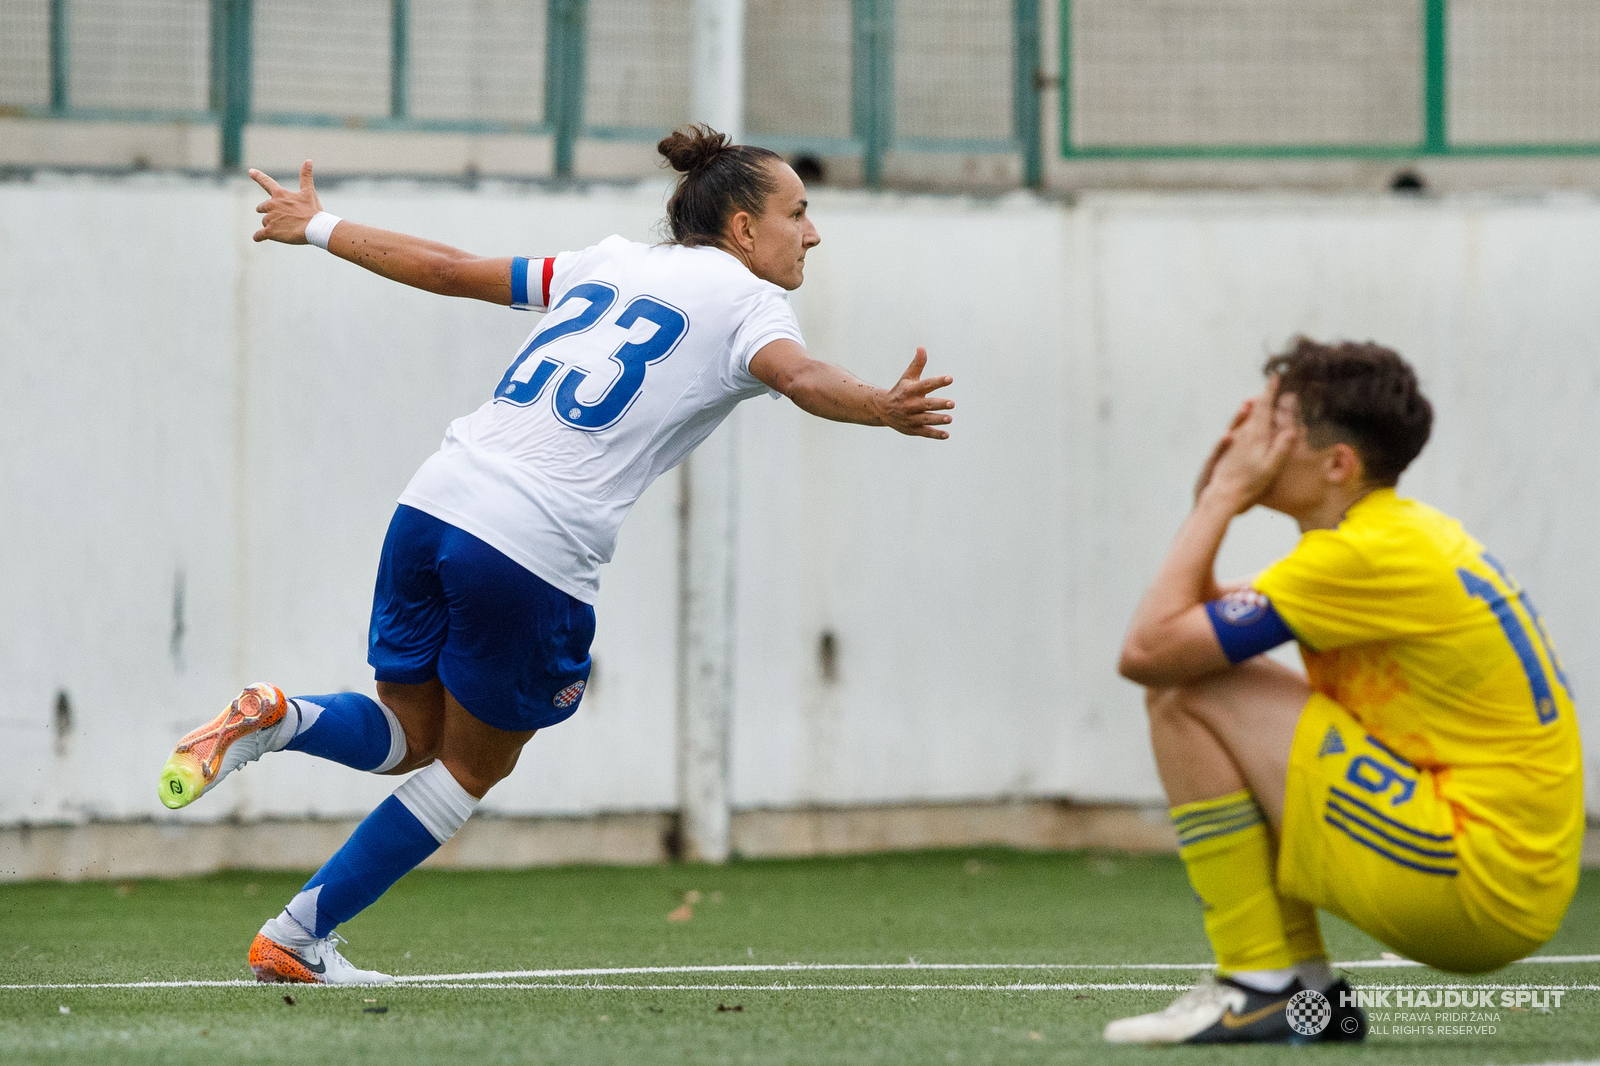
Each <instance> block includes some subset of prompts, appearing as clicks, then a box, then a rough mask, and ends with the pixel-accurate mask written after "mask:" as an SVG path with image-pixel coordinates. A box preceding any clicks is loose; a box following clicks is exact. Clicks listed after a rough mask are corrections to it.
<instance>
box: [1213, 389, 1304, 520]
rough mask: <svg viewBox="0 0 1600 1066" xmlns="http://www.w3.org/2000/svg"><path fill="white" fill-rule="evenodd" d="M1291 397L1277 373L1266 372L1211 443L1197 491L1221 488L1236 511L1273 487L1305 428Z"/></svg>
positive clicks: (1250, 504) (1219, 489)
mask: <svg viewBox="0 0 1600 1066" xmlns="http://www.w3.org/2000/svg"><path fill="white" fill-rule="evenodd" d="M1294 399H1295V398H1294V397H1293V396H1283V397H1280V396H1279V395H1278V379H1277V377H1276V376H1274V377H1271V378H1269V379H1268V380H1267V387H1266V390H1265V391H1264V392H1262V394H1261V395H1260V396H1257V397H1254V398H1253V399H1251V400H1248V401H1246V403H1245V406H1243V407H1241V408H1240V409H1239V413H1238V414H1236V415H1235V416H1234V423H1233V425H1232V426H1231V427H1229V429H1228V432H1227V433H1226V434H1224V436H1223V438H1222V440H1221V441H1219V442H1218V444H1217V447H1216V448H1215V449H1213V451H1212V459H1211V461H1210V462H1209V463H1208V471H1209V477H1206V478H1205V481H1204V483H1203V484H1202V485H1201V486H1200V490H1199V493H1198V494H1197V495H1198V496H1200V497H1203V496H1206V495H1209V494H1211V493H1220V494H1222V495H1223V497H1224V498H1225V499H1227V500H1228V501H1229V504H1230V505H1231V506H1232V507H1233V509H1234V511H1235V512H1236V513H1241V514H1242V513H1243V512H1245V511H1248V510H1249V509H1250V508H1252V507H1254V506H1255V505H1256V502H1257V501H1259V500H1260V499H1261V497H1262V496H1263V495H1265V494H1266V492H1267V490H1268V489H1270V488H1271V487H1272V483H1273V481H1275V480H1276V479H1277V477H1278V473H1279V471H1281V470H1282V469H1283V465H1284V463H1286V462H1288V460H1289V453H1290V452H1291V451H1292V450H1293V449H1294V446H1295V443H1296V441H1298V440H1299V439H1300V438H1301V437H1302V436H1303V435H1304V433H1305V428H1304V427H1303V426H1302V425H1301V424H1300V419H1299V416H1298V413H1297V408H1296V406H1295V403H1294ZM1205 473H1206V471H1203V472H1202V474H1203V475H1204V474H1205Z"/></svg>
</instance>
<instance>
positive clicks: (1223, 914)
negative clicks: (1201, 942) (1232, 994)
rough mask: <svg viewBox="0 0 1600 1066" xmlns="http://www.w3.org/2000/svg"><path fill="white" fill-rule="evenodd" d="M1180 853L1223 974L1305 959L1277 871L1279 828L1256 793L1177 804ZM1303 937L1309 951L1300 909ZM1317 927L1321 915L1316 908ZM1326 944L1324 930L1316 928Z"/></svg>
mask: <svg viewBox="0 0 1600 1066" xmlns="http://www.w3.org/2000/svg"><path fill="white" fill-rule="evenodd" d="M1172 824H1173V827H1174V828H1176V829H1177V831H1178V854H1179V856H1181V857H1182V858H1183V864H1184V866H1186V867H1187V868H1188V870H1189V884H1190V885H1191V886H1193V888H1194V892H1195V895H1196V896H1198V897H1199V898H1200V905H1201V906H1202V907H1203V908H1204V909H1205V924H1206V937H1207V939H1209V940H1210V941H1211V948H1212V950H1213V951H1215V952H1216V955H1217V968H1218V970H1220V971H1221V972H1222V973H1224V974H1228V973H1234V972H1237V971H1242V970H1279V969H1288V968H1289V967H1291V966H1293V965H1294V964H1295V963H1296V962H1297V961H1299V959H1297V958H1296V956H1295V948H1293V947H1291V945H1290V943H1289V935H1288V934H1289V931H1288V929H1286V927H1285V921H1284V918H1285V915H1284V911H1283V902H1284V901H1283V900H1281V899H1280V898H1279V896H1278V891H1277V888H1276V887H1275V884H1274V878H1273V853H1272V835H1271V833H1269V832H1268V830H1267V823H1266V819H1264V818H1263V817H1262V816H1261V808H1259V807H1257V806H1256V801H1255V798H1254V797H1253V796H1251V795H1250V793H1249V792H1245V791H1240V792H1234V793H1231V794H1229V795H1226V796H1218V797H1217V798H1216V799H1208V800H1200V801H1198V802H1196V803H1184V804H1180V805H1179V806H1177V807H1174V808H1172ZM1291 910H1294V911H1295V914H1294V917H1295V918H1296V923H1295V924H1296V926H1297V929H1296V933H1297V936H1296V939H1297V940H1299V941H1301V943H1300V944H1299V945H1298V947H1299V949H1300V950H1305V949H1306V947H1307V946H1308V945H1307V944H1306V942H1305V941H1306V936H1305V931H1304V922H1305V918H1306V915H1305V914H1303V913H1301V912H1300V911H1299V910H1298V909H1296V908H1291ZM1310 922H1311V928H1312V930H1313V931H1314V930H1315V929H1316V915H1315V912H1312V913H1311V915H1310ZM1317 945H1318V948H1319V951H1320V945H1321V935H1320V934H1318V935H1317Z"/></svg>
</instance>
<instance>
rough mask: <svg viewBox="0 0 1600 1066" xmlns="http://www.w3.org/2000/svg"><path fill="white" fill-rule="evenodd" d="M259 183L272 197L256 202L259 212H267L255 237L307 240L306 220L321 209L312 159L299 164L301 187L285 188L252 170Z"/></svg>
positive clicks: (258, 238) (265, 239) (281, 240)
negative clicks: (312, 177) (313, 180)
mask: <svg viewBox="0 0 1600 1066" xmlns="http://www.w3.org/2000/svg"><path fill="white" fill-rule="evenodd" d="M250 176H251V177H252V178H254V179H255V182H256V184H257V185H259V186H261V187H262V188H263V189H265V190H266V192H267V196H268V197H269V199H267V200H263V201H262V202H261V203H259V204H257V205H256V211H257V213H259V214H261V215H262V216H264V217H263V218H262V219H261V228H260V229H258V230H256V233H255V237H254V238H253V239H254V240H257V241H280V242H282V243H284V244H304V243H306V223H307V222H310V221H311V219H312V217H313V216H314V215H316V213H317V212H318V211H321V210H322V201H321V200H319V199H318V198H317V189H316V186H314V185H313V184H312V183H311V160H309V159H307V160H306V161H305V162H304V163H301V164H300V190H299V191H298V192H295V191H292V190H290V189H285V188H284V187H283V186H282V185H279V184H278V183H277V182H275V181H273V180H272V178H271V177H269V176H268V175H266V174H263V173H261V171H259V170H252V171H250Z"/></svg>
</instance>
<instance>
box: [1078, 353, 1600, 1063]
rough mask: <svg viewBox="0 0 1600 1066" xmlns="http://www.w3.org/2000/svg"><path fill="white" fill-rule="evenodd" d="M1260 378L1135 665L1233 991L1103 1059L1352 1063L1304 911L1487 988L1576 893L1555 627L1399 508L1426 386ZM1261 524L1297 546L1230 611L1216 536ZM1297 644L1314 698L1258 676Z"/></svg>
mask: <svg viewBox="0 0 1600 1066" xmlns="http://www.w3.org/2000/svg"><path fill="white" fill-rule="evenodd" d="M1266 373H1267V375H1268V383H1267V387H1266V391H1264V392H1263V393H1262V394H1261V395H1260V396H1258V397H1256V398H1255V399H1253V400H1249V401H1246V403H1245V404H1244V406H1243V407H1242V408H1241V409H1240V411H1239V413H1238V415H1237V416H1236V417H1235V419H1234V422H1233V425H1232V426H1231V427H1230V429H1229V431H1228V433H1227V434H1226V435H1225V436H1224V437H1223V438H1222V439H1221V440H1220V441H1219V442H1218V444H1217V446H1216V448H1215V449H1214V450H1213V452H1212V454H1211V457H1210V459H1209V461H1208V462H1207V463H1206V466H1205V470H1204V471H1203V472H1202V474H1201V479H1200V485H1199V487H1198V489H1197V492H1196V501H1195V506H1194V510H1193V511H1192V512H1191V513H1190V515H1189V517H1188V519H1187V520H1186V521H1185V522H1184V524H1183V526H1182V528H1181V529H1180V530H1179V531H1178V535H1177V538H1176V539H1175V540H1174V541H1173V544H1172V547H1171V549H1170V550H1169V553H1168V555H1167V558H1166V560H1165V562H1163V563H1162V565H1161V569H1160V571H1159V572H1158V573H1157V574H1156V577H1155V580H1154V581H1153V582H1152V583H1151V585H1150V588H1149V590H1148V591H1147V592H1146V593H1145V595H1144V599H1143V600H1142V601H1141V602H1140V604H1139V607H1138V609H1137V611H1136V612H1135V614H1134V617H1133V621H1132V623H1131V624H1130V626H1129V629H1128V635H1127V638H1126V641H1125V643H1124V645H1123V650H1122V660H1121V664H1120V669H1121V672H1122V674H1123V676H1125V677H1127V678H1129V679H1130V680H1133V681H1136V682H1138V683H1140V684H1142V685H1144V686H1145V687H1146V702H1147V705H1148V708H1149V717H1150V736H1151V741H1152V744H1153V745H1154V748H1155V757H1156V765H1157V767H1158V768H1159V770H1160V773H1161V780H1162V784H1163V785H1164V786H1165V788H1166V793H1167V799H1168V802H1169V803H1170V804H1171V806H1172V819H1173V823H1174V825H1175V827H1176V828H1177V831H1178V839H1179V845H1180V854H1181V856H1182V857H1183V861H1184V863H1185V865H1186V866H1187V867H1188V871H1189V879H1190V882H1191V884H1192V885H1193V886H1194V890H1195V893H1196V895H1198V896H1199V898H1200V900H1201V903H1202V906H1203V908H1204V919H1205V929H1206V935H1207V937H1208V938H1209V939H1210V941H1211V945H1212V948H1213V949H1214V950H1215V952H1216V956H1217V971H1218V972H1217V974H1216V976H1215V977H1213V978H1212V979H1210V980H1208V981H1207V982H1205V983H1204V984H1202V985H1200V986H1199V987H1197V988H1195V989H1194V990H1192V991H1190V992H1188V993H1186V994H1185V995H1183V996H1182V997H1180V998H1179V999H1178V1000H1177V1002H1175V1003H1173V1004H1172V1006H1170V1007H1168V1008H1167V1009H1166V1010H1164V1011H1161V1012H1159V1013H1156V1014H1146V1015H1141V1016H1139V1017H1134V1018H1123V1019H1120V1020H1118V1021H1114V1022H1112V1023H1111V1024H1110V1025H1109V1026H1107V1027H1106V1033H1105V1036H1106V1039H1107V1040H1110V1041H1115V1042H1128V1043H1133V1042H1139V1043H1180V1042H1195V1043H1209V1042H1236V1041H1288V1042H1298V1041H1304V1040H1359V1039H1361V1038H1362V1036H1363V1035H1364V1034H1365V1019H1364V1018H1363V1016H1362V1015H1361V1013H1360V1009H1359V1007H1356V1006H1353V1005H1345V1004H1343V1003H1342V1002H1341V1000H1340V996H1339V993H1340V992H1344V991H1348V989H1349V986H1348V985H1347V984H1345V982H1344V981H1342V980H1336V978H1335V975H1334V974H1333V973H1332V972H1331V971H1330V969H1329V967H1328V961H1327V953H1326V950H1325V949H1324V947H1323V943H1322V937H1321V934H1320V932H1319V931H1318V929H1317V916H1316V908H1318V907H1320V908H1322V909H1323V910H1326V911H1330V912H1332V913H1334V914H1337V915H1339V916H1340V917H1342V918H1344V919H1346V920H1348V921H1350V922H1351V923H1353V924H1355V925H1356V926H1359V927H1360V928H1361V929H1364V930H1366V931H1367V932H1368V933H1370V934H1371V935H1372V936H1374V937H1376V938H1377V939H1379V940H1381V941H1383V942H1384V943H1385V944H1387V945H1389V946H1390V947H1392V948H1393V949H1394V950H1396V951H1398V952H1400V953H1401V954H1403V955H1405V956H1407V957H1409V958H1412V959H1415V960H1417V961H1419V962H1423V963H1426V964H1428V965H1430V966H1435V967H1438V968H1439V969H1443V970H1449V971H1452V972H1458V973H1478V972H1482V971H1485V970H1492V969H1495V968H1496V967H1499V966H1504V965H1505V964H1506V963H1509V962H1512V961H1513V960H1515V959H1519V958H1522V957H1523V956H1525V955H1527V954H1529V953H1530V952H1532V951H1533V950H1534V949H1536V948H1537V947H1539V945H1541V944H1543V943H1544V942H1545V941H1546V940H1548V939H1549V938H1550V936H1551V934H1553V933H1554V932H1555V931H1556V927H1557V926H1558V925H1559V924H1560V922H1561V917H1562V915H1563V913H1564V912H1565V911H1566V908H1567V904H1568V902H1569V901H1570V900H1571V898H1572V894H1573V892H1574V891H1575V890H1576V888H1577V882H1578V858H1579V850H1580V847H1581V844H1582V837H1583V823H1584V808H1583V792H1582V787H1583V786H1582V771H1581V758H1580V753H1579V749H1578V730H1577V723H1576V721H1575V719H1574V715H1573V708H1572V700H1571V697H1570V695H1569V694H1568V688H1567V682H1566V678H1565V676H1564V675H1563V674H1562V669H1561V663H1560V660H1559V659H1558V658H1557V656H1556V652H1555V648H1554V647H1553V646H1552V644H1551V642H1550V637H1549V634H1548V633H1547V632H1546V631H1545V626H1544V623H1543V622H1542V621H1541V620H1540V618H1539V614H1538V612H1537V611H1536V610H1535V609H1534V605H1533V601H1532V600H1531V599H1529V598H1528V596H1527V594H1526V593H1525V592H1523V590H1522V588H1521V587H1520V586H1519V585H1518V584H1517V582H1516V581H1515V579H1513V578H1512V577H1511V575H1510V574H1509V573H1508V572H1507V571H1506V568H1505V567H1503V566H1502V565H1501V564H1500V563H1499V562H1498V561H1497V560H1496V559H1495V558H1494V556H1492V555H1491V554H1489V553H1488V552H1487V551H1485V550H1484V547H1483V545H1481V544H1479V543H1478V542H1477V541H1476V540H1474V539H1473V538H1472V537H1471V535H1469V534H1468V533H1467V531H1466V530H1465V529H1463V528H1462V527H1461V524H1460V523H1459V522H1457V521H1456V520H1455V519H1453V518H1450V517H1449V516H1447V515H1444V514H1441V513H1440V512H1438V511H1436V510H1434V509H1433V508H1431V507H1428V506H1427V505H1425V504H1422V503H1418V502H1416V501H1414V500H1408V499H1405V498H1403V497H1401V496H1398V495H1396V493H1395V484H1396V483H1397V481H1398V480H1399V478H1400V474H1401V472H1402V471H1404V470H1405V468H1406V466H1407V465H1408V464H1410V462H1411V460H1412V459H1414V458H1415V457H1416V456H1417V454H1418V453H1419V452H1421V451H1422V446H1423V445H1424V444H1425V443H1426V442H1427V440H1428V433H1429V430H1430V428H1431V425H1432V420H1433V411H1432V407H1431V406H1430V405H1429V403H1428V401H1427V399H1426V398H1425V397H1424V396H1423V395H1422V393H1421V392H1420V391H1419V389H1418V387H1417V379H1416V375H1415V373H1414V372H1413V371H1412V369H1411V367H1410V366H1408V365H1407V364H1406V363H1405V362H1404V360H1402V359H1401V358H1400V357H1399V356H1398V355H1396V354H1395V353H1394V352H1392V351H1390V350H1389V349H1387V348H1382V347H1379V346H1378V345H1375V344H1336V345H1324V344H1318V343H1315V342H1313V341H1310V340H1307V339H1306V338H1304V337H1301V338H1297V339H1296V340H1295V341H1294V342H1293V344H1292V345H1291V347H1290V349H1289V350H1288V351H1287V352H1286V353H1285V354H1283V355H1279V356H1276V357H1274V358H1272V359H1270V360H1269V361H1268V362H1267V365H1266ZM1257 504H1260V505H1261V506H1264V507H1268V508H1271V509H1272V510H1275V511H1280V512H1282V513H1284V514H1286V515H1288V516H1290V517H1291V518H1293V519H1295V520H1296V521H1297V522H1298V523H1299V525H1300V530H1301V534H1302V535H1301V538H1300V543H1299V545H1298V546H1297V547H1296V548H1295V550H1294V551H1293V552H1291V553H1290V554H1289V555H1288V556H1287V557H1286V558H1284V559H1281V560H1279V561H1278V562H1277V563H1275V564H1273V565H1272V566H1270V567H1268V568H1267V569H1266V571H1264V572H1263V573H1261V574H1260V575H1259V576H1257V577H1256V578H1255V579H1254V580H1253V581H1251V582H1250V583H1249V584H1247V585H1243V586H1239V587H1236V588H1233V589H1224V588H1220V587H1219V586H1218V585H1217V583H1216V580H1215V578H1214V577H1213V566H1214V561H1215V559H1216V554H1217V549H1218V547H1219V546H1220V545H1221V544H1222V538H1223V535H1224V534H1225V533H1226V532H1227V529H1228V524H1229V522H1230V521H1232V519H1233V517H1234V516H1235V515H1238V514H1241V513H1243V512H1244V511H1247V510H1249V509H1250V508H1251V507H1253V506H1255V505H1257ZM1289 640H1295V641H1298V642H1299V645H1300V651H1301V655H1302V657H1303V659H1304V662H1305V667H1306V675H1305V676H1301V675H1300V674H1299V673H1296V672H1295V671H1293V670H1290V669H1287V668H1285V667H1283V666H1281V665H1279V664H1278V663H1276V662H1273V661H1271V660H1270V659H1268V658H1266V657H1264V656H1263V655H1262V654H1261V653H1262V652H1265V651H1267V650H1269V649H1270V648H1272V647H1275V646H1276V645H1279V644H1282V643H1285V642H1287V641H1289ZM1312 993H1321V994H1322V995H1321V996H1320V997H1319V996H1317V995H1313V994H1312Z"/></svg>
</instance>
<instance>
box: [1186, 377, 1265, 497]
mask: <svg viewBox="0 0 1600 1066" xmlns="http://www.w3.org/2000/svg"><path fill="white" fill-rule="evenodd" d="M1255 404H1256V398H1255V397H1254V396H1252V397H1250V398H1249V399H1248V400H1246V401H1244V403H1241V404H1240V405H1239V410H1237V411H1235V412H1234V414H1233V420H1232V421H1231V422H1229V423H1228V431H1227V432H1226V433H1224V434H1223V435H1222V437H1221V439H1219V440H1218V441H1217V443H1216V444H1215V445H1213V446H1212V448H1211V454H1210V455H1208V456H1206V461H1205V462H1204V463H1203V464H1201V466H1200V476H1199V477H1197V478H1195V482H1194V498H1195V500H1196V502H1198V501H1199V499H1200V494H1201V493H1202V492H1204V491H1206V486H1207V485H1209V484H1211V472H1212V471H1214V470H1215V469H1216V468H1217V460H1218V459H1221V458H1222V453H1223V452H1225V451H1227V450H1228V445H1230V444H1232V443H1233V435H1234V433H1235V432H1236V431H1237V430H1238V428H1239V427H1240V426H1242V425H1244V420H1245V419H1247V418H1249V417H1250V409H1251V408H1252V407H1254V406H1255Z"/></svg>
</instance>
